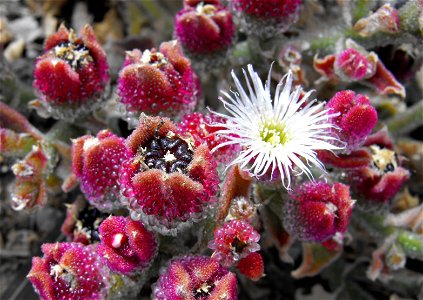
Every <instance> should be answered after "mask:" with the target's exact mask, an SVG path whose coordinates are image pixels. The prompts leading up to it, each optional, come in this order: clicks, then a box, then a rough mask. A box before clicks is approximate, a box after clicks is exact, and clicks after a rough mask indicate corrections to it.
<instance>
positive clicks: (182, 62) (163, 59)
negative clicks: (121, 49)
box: [118, 41, 200, 117]
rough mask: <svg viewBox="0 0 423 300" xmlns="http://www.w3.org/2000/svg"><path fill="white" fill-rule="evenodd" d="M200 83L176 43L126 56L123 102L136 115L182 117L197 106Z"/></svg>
mask: <svg viewBox="0 0 423 300" xmlns="http://www.w3.org/2000/svg"><path fill="white" fill-rule="evenodd" d="M199 89H200V87H199V80H198V78H197V76H196V74H195V73H194V72H193V70H192V69H191V63H190V61H189V60H188V59H187V58H186V57H184V56H183V54H182V52H181V49H180V46H179V44H178V43H177V42H176V41H170V42H164V43H162V44H161V45H160V48H159V51H157V50H156V49H152V50H151V51H150V50H145V51H144V52H141V51H139V50H138V49H134V50H132V51H129V52H127V53H126V58H125V62H124V66H123V69H122V70H121V71H120V73H119V79H118V94H119V96H120V102H121V103H122V104H123V105H124V106H125V108H126V110H127V111H128V112H129V113H132V114H139V113H140V112H144V113H147V114H152V115H165V116H171V117H174V116H179V115H182V114H184V113H187V112H190V111H191V110H192V109H193V108H194V106H195V105H196V103H197V98H198V95H199Z"/></svg>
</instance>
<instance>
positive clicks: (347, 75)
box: [334, 48, 368, 82]
mask: <svg viewBox="0 0 423 300" xmlns="http://www.w3.org/2000/svg"><path fill="white" fill-rule="evenodd" d="M367 64H368V63H367V57H366V56H365V55H363V54H361V53H360V52H358V51H357V50H355V49H354V48H348V49H346V50H344V51H343V52H341V53H340V54H338V55H337V56H336V59H335V64H334V67H335V72H336V74H337V75H338V76H340V77H341V78H342V79H343V80H344V81H347V82H348V81H358V80H360V79H363V78H364V77H365V76H366V75H367V68H368V66H367Z"/></svg>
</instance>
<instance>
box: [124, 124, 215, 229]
mask: <svg viewBox="0 0 423 300" xmlns="http://www.w3.org/2000/svg"><path fill="white" fill-rule="evenodd" d="M176 132H177V128H176V126H175V125H174V124H173V123H172V122H171V121H170V120H169V119H167V118H161V117H147V116H142V117H141V118H140V122H139V124H138V127H137V128H136V129H135V130H134V131H133V132H132V134H131V135H130V136H129V137H128V139H127V141H126V145H127V149H128V159H127V160H126V161H125V162H124V163H123V164H122V167H121V170H120V179H119V180H120V184H121V191H122V195H123V196H124V197H125V198H124V199H123V200H124V203H125V204H126V205H127V206H128V208H129V209H130V210H131V212H132V217H133V218H135V219H139V218H141V219H142V220H143V222H144V223H145V224H146V225H147V226H149V227H150V228H151V229H153V230H155V231H160V232H161V233H162V234H168V235H169V234H171V235H175V234H176V233H177V231H178V230H181V229H183V228H187V227H189V226H191V225H192V222H193V221H198V220H201V219H202V218H204V217H205V216H206V211H207V210H206V208H207V207H208V206H210V205H211V204H212V203H213V202H214V200H215V199H214V196H215V193H216V190H217V185H218V182H219V181H218V176H217V171H216V162H215V161H214V159H213V157H212V155H211V153H210V151H209V148H208V147H207V145H206V144H201V145H200V146H198V147H196V146H195V145H194V143H193V142H192V140H191V139H190V138H189V137H188V136H183V135H179V134H177V133H176Z"/></svg>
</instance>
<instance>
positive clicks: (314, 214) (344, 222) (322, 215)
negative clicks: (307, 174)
mask: <svg viewBox="0 0 423 300" xmlns="http://www.w3.org/2000/svg"><path fill="white" fill-rule="evenodd" d="M354 202H355V201H353V200H351V197H350V189H349V187H348V186H346V185H344V184H342V183H334V184H333V185H331V184H328V183H324V182H306V183H304V184H302V185H301V186H299V187H298V188H296V189H295V190H294V191H293V192H292V193H291V195H290V198H289V199H287V200H286V201H285V203H284V208H283V213H284V219H283V223H284V226H285V229H286V230H287V231H288V232H289V233H290V234H292V235H293V236H294V237H296V238H298V239H299V240H301V241H311V242H323V241H325V240H327V239H329V238H331V237H336V236H342V235H343V234H344V233H345V231H346V230H347V228H348V223H349V219H350V216H351V212H352V208H353V206H354Z"/></svg>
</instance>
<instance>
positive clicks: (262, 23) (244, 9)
mask: <svg viewBox="0 0 423 300" xmlns="http://www.w3.org/2000/svg"><path fill="white" fill-rule="evenodd" d="M301 3H302V1H301V0H267V1H263V0H234V1H233V6H234V9H235V10H236V11H238V12H239V13H240V15H241V27H242V29H244V30H245V31H246V32H247V33H249V34H253V35H257V36H262V37H272V36H274V35H277V34H279V33H282V32H285V31H287V30H288V28H289V27H290V26H291V25H292V24H293V23H295V22H296V21H297V19H298V16H299V13H300V7H301Z"/></svg>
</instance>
